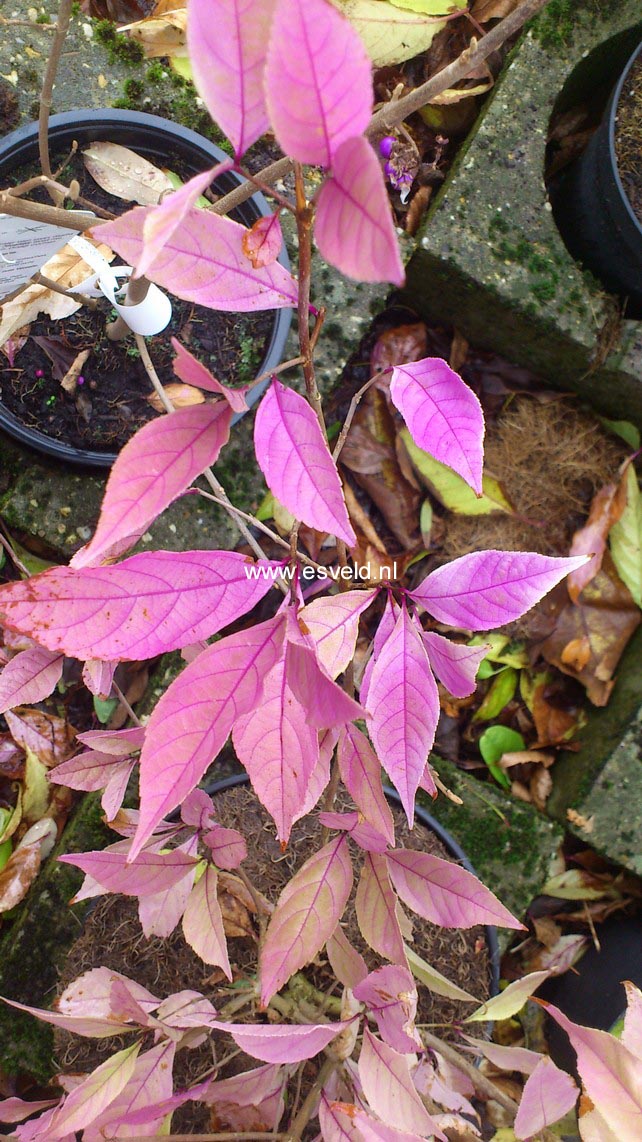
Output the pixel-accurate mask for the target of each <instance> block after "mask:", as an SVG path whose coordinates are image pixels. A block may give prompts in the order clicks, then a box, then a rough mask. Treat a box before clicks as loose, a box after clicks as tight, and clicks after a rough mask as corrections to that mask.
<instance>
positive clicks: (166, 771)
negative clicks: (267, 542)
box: [131, 615, 284, 859]
mask: <svg viewBox="0 0 642 1142" xmlns="http://www.w3.org/2000/svg"><path fill="white" fill-rule="evenodd" d="M283 628H284V622H283V619H282V617H281V616H280V615H277V616H276V617H275V618H273V619H269V620H268V621H267V622H265V623H261V624H259V625H258V626H255V627H253V628H251V629H250V630H244V631H239V632H238V634H233V635H229V636H228V637H227V638H222V639H220V640H219V641H218V642H216V643H214V645H213V646H210V647H208V649H207V650H204V651H203V653H202V654H199V656H198V658H196V659H195V660H194V662H192V663H190V665H189V666H187V667H186V668H185V670H183V672H182V674H179V676H178V678H176V679H175V681H174V682H173V683H172V684H171V686H170V687H169V688H168V689H167V690H166V691H165V693H164V694H163V696H162V698H161V699H160V701H159V702H158V705H157V706H156V708H155V710H154V712H153V714H152V716H151V718H150V720H149V722H148V725H147V734H146V739H145V745H144V746H143V752H142V754H141V759H140V787H141V794H140V796H141V809H140V819H139V823H138V829H137V832H136V838H135V841H134V844H133V846H132V851H131V857H132V859H133V858H134V857H135V856H136V854H137V853H138V852H139V851H140V849H141V846H142V845H143V844H144V842H145V841H146V840H147V838H148V837H149V836H150V835H151V833H152V830H153V829H154V828H155V826H156V825H157V824H158V822H159V821H161V820H162V818H163V817H164V816H165V814H166V813H169V812H171V810H172V809H175V808H176V806H177V805H180V803H181V801H182V800H183V799H184V797H186V796H187V794H188V793H189V792H190V791H191V790H192V789H193V788H194V786H195V785H197V784H198V782H199V781H200V779H201V777H202V776H203V774H204V773H205V770H206V769H207V767H208V765H210V764H211V763H212V762H213V761H214V759H215V758H216V757H217V755H218V753H219V751H220V750H221V749H222V748H223V746H224V745H225V742H226V741H227V738H228V735H229V733H230V730H231V728H232V726H233V725H234V723H235V722H236V721H238V720H239V719H240V718H242V716H243V715H244V714H245V713H247V712H249V711H250V710H253V709H255V708H256V706H257V705H258V703H259V701H260V699H261V695H262V692H263V685H264V681H265V676H266V675H267V674H268V672H269V671H270V669H271V668H272V666H273V665H274V664H275V662H276V661H277V659H278V657H279V655H280V653H281V647H282V643H283V635H284V629H283Z"/></svg>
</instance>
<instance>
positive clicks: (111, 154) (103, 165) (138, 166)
mask: <svg viewBox="0 0 642 1142" xmlns="http://www.w3.org/2000/svg"><path fill="white" fill-rule="evenodd" d="M83 159H84V162H85V166H86V168H87V170H88V171H89V174H90V175H91V177H92V178H93V179H94V181H95V182H97V183H98V185H99V186H100V187H101V188H102V190H105V191H107V194H113V195H115V196H116V198H122V199H123V200H124V201H125V202H137V203H138V204H139V205H140V206H158V204H159V202H161V200H162V198H163V195H165V194H170V193H171V191H172V190H173V189H174V187H173V185H172V182H171V179H169V178H168V177H167V175H166V174H164V173H163V171H162V170H159V168H158V167H155V166H154V164H153V163H150V162H149V161H148V160H147V159H144V158H143V157H142V155H137V154H136V152H135V151H131V150H130V149H129V147H121V145H120V143H108V142H106V143H91V145H90V146H89V147H87V149H86V150H85V151H83Z"/></svg>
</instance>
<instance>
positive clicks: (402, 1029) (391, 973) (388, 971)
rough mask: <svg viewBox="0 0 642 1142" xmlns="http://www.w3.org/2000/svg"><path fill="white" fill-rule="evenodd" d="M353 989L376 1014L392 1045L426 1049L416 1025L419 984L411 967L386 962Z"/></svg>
mask: <svg viewBox="0 0 642 1142" xmlns="http://www.w3.org/2000/svg"><path fill="white" fill-rule="evenodd" d="M353 991H354V997H355V999H358V1000H359V1002H360V1003H365V1005H366V1007H367V1008H368V1010H369V1011H371V1012H372V1014H373V1015H374V1017H375V1019H376V1021H377V1026H378V1028H379V1032H380V1034H381V1037H382V1038H383V1039H384V1040H385V1041H386V1043H387V1044H388V1046H389V1047H394V1049H395V1051H400V1052H401V1053H402V1054H407V1053H408V1052H411V1053H412V1052H413V1051H417V1050H419V1051H422V1050H423V1043H422V1041H421V1037H420V1035H419V1033H418V1031H417V1030H416V1028H415V1016H416V1014H417V988H416V986H415V981H414V979H413V977H412V975H411V974H410V972H409V971H408V969H407V968H404V967H401V965H400V964H386V965H385V967H382V968H377V970H376V971H373V972H370V974H369V975H368V976H366V978H365V979H364V980H362V981H361V983H359V984H358V985H357V987H355V988H354V989H353Z"/></svg>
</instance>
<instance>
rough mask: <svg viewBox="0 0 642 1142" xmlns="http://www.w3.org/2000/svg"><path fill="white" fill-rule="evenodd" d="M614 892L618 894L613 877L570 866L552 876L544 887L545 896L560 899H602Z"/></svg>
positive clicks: (543, 893)
mask: <svg viewBox="0 0 642 1142" xmlns="http://www.w3.org/2000/svg"><path fill="white" fill-rule="evenodd" d="M613 894H615V895H617V892H616V890H615V889H614V887H613V881H612V878H610V877H608V876H607V877H604V876H602V877H600V876H593V875H592V874H591V873H590V872H587V871H586V870H585V869H583V868H569V869H567V870H566V872H561V873H559V875H558V876H552V877H551V878H550V880H547V881H546V884H545V885H544V887H543V888H542V895H543V896H553V897H555V898H556V899H558V900H601V899H602V898H603V897H604V896H612V895H613Z"/></svg>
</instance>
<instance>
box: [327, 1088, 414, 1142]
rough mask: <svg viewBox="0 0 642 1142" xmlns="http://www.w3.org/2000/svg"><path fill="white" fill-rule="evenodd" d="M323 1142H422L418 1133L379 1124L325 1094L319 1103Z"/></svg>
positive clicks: (363, 1112)
mask: <svg viewBox="0 0 642 1142" xmlns="http://www.w3.org/2000/svg"><path fill="white" fill-rule="evenodd" d="M319 1122H320V1124H321V1133H322V1135H323V1139H324V1142H421V1137H420V1135H419V1134H409V1133H408V1132H407V1131H404V1130H397V1129H396V1128H395V1127H394V1126H390V1125H389V1124H388V1123H385V1122H379V1121H378V1120H377V1119H376V1118H372V1116H371V1115H369V1114H366V1112H365V1111H364V1110H361V1108H360V1107H358V1106H355V1105H354V1104H352V1103H343V1102H332V1101H330V1100H329V1099H328V1097H327V1095H326V1094H325V1092H324V1093H323V1094H322V1095H321V1102H320V1104H319Z"/></svg>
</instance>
